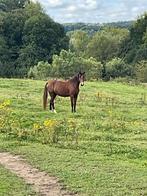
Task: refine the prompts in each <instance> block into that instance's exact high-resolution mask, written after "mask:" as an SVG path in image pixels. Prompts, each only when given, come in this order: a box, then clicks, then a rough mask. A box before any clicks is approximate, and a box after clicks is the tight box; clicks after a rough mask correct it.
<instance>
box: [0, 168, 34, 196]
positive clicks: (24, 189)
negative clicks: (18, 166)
mask: <svg viewBox="0 0 147 196" xmlns="http://www.w3.org/2000/svg"><path fill="white" fill-rule="evenodd" d="M6 195H7V196H26V195H35V193H34V192H33V191H32V190H31V188H30V186H28V185H26V184H25V183H24V182H23V181H22V180H21V179H18V178H17V177H16V176H15V175H14V174H12V173H10V172H9V171H8V170H6V169H5V168H3V167H1V166H0V196H6Z"/></svg>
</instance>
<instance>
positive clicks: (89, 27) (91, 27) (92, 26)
mask: <svg viewBox="0 0 147 196" xmlns="http://www.w3.org/2000/svg"><path fill="white" fill-rule="evenodd" d="M132 23H133V21H120V22H112V23H103V24H100V23H64V24H63V26H64V28H65V31H66V32H69V31H75V30H82V31H87V32H88V33H89V34H93V33H94V32H96V31H99V30H101V29H103V28H104V27H107V26H109V27H119V28H128V29H129V28H130V26H131V25H132Z"/></svg>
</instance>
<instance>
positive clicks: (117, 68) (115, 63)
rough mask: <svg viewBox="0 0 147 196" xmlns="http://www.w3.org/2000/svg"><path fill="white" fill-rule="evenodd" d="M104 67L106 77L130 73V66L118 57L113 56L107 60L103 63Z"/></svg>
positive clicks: (122, 75) (128, 74)
mask: <svg viewBox="0 0 147 196" xmlns="http://www.w3.org/2000/svg"><path fill="white" fill-rule="evenodd" d="M105 68H106V78H107V79H108V80H109V79H110V78H117V77H126V76H131V75H132V66H131V65H128V64H126V63H125V62H124V60H122V59H120V58H114V59H112V60H111V61H109V62H107V63H106V65H105Z"/></svg>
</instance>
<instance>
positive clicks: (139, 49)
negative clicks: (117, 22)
mask: <svg viewBox="0 0 147 196" xmlns="http://www.w3.org/2000/svg"><path fill="white" fill-rule="evenodd" d="M146 29H147V13H144V14H143V15H142V16H140V17H139V18H138V19H137V20H136V21H135V22H134V23H133V25H132V26H131V28H130V33H129V35H128V37H127V38H126V39H125V41H124V42H123V43H122V45H121V47H120V52H119V53H120V56H123V57H125V60H126V61H127V62H128V63H132V62H134V63H136V62H137V61H141V60H146V58H147V55H146V54H147V45H146Z"/></svg>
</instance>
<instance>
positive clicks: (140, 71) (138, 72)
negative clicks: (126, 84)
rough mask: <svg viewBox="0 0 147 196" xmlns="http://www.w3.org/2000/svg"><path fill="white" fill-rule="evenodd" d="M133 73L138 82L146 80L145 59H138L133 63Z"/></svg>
mask: <svg viewBox="0 0 147 196" xmlns="http://www.w3.org/2000/svg"><path fill="white" fill-rule="evenodd" d="M134 73H135V76H136V78H137V79H138V80H139V81H140V82H147V61H140V62H138V63H137V64H136V65H135V68H134Z"/></svg>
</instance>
